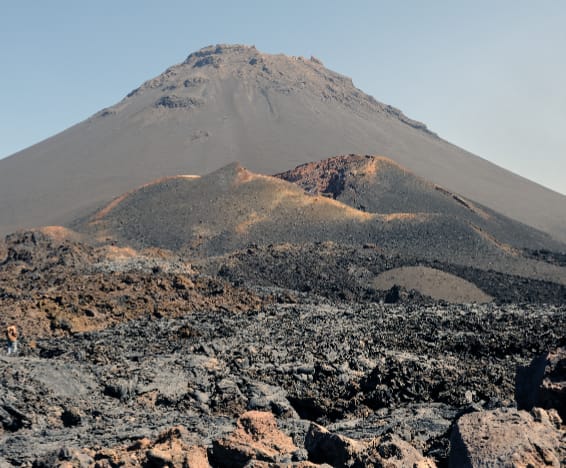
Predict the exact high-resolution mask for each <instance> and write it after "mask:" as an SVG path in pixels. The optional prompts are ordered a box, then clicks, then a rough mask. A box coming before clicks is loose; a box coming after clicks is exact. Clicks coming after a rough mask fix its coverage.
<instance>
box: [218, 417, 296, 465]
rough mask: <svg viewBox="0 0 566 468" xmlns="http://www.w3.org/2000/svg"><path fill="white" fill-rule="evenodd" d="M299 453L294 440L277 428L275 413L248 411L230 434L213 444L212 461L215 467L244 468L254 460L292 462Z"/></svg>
mask: <svg viewBox="0 0 566 468" xmlns="http://www.w3.org/2000/svg"><path fill="white" fill-rule="evenodd" d="M297 450H298V448H297V446H296V445H295V444H294V443H293V440H292V439H291V437H289V436H288V435H286V434H284V433H283V432H281V431H280V430H279V429H278V428H277V422H276V421H275V417H274V416H273V414H272V413H268V412H264V411H248V412H246V413H244V414H242V415H241V416H240V418H239V419H238V422H237V423H236V429H235V430H234V431H233V432H232V433H231V434H229V435H228V436H227V437H225V438H222V439H217V440H214V441H213V443H212V453H211V459H212V460H214V463H215V466H219V467H227V468H228V467H241V466H244V465H246V464H247V463H248V462H250V461H251V460H258V461H266V462H274V463H277V462H280V461H287V462H290V461H291V454H292V453H293V452H296V451H297Z"/></svg>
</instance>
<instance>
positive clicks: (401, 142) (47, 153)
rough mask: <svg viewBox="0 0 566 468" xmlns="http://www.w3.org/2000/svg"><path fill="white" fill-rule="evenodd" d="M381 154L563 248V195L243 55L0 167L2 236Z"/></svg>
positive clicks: (271, 61) (184, 71) (388, 111)
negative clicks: (234, 172) (237, 169)
mask: <svg viewBox="0 0 566 468" xmlns="http://www.w3.org/2000/svg"><path fill="white" fill-rule="evenodd" d="M341 153H361V154H383V155H385V156H388V157H391V158H392V159H394V160H395V161H397V162H398V163H400V164H402V165H404V166H406V167H408V168H409V169H410V170H411V171H413V172H414V173H415V174H417V175H419V176H422V177H424V178H425V179H427V180H431V181H432V182H433V183H436V184H439V185H441V186H442V187H445V188H446V189H447V190H450V191H453V192H456V193H460V194H462V195H463V196H464V197H466V198H469V199H471V200H475V201H477V202H479V203H481V204H483V205H485V206H488V207H490V208H492V209H494V210H496V211H498V212H501V213H502V214H504V215H507V216H509V217H511V218H514V219H518V220H520V221H522V222H525V223H527V224H529V225H532V226H535V227H537V228H539V229H542V230H544V231H546V232H549V233H551V234H552V235H553V236H554V237H555V238H557V239H561V240H563V241H566V197H564V196H562V195H559V194H557V193H555V192H552V191H550V190H547V189H545V188H543V187H541V186H539V185H537V184H534V183H532V182H530V181H528V180H526V179H524V178H521V177H519V176H516V175H514V174H512V173H510V172H508V171H506V170H504V169H502V168H499V167H497V166H495V165H493V164H491V163H489V162H487V161H485V160H483V159H481V158H478V157H476V156H473V155H471V154H470V153H467V152H466V151H463V150H461V149H459V148H457V147H456V146H453V145H451V144H449V143H447V142H445V141H443V140H441V139H440V138H438V137H437V136H435V135H434V134H432V133H431V132H430V131H428V130H427V128H426V127H425V126H424V125H423V124H421V123H419V122H415V121H413V120H411V119H409V118H408V117H406V116H405V115H404V114H403V113H402V112H400V111H399V110H397V109H395V108H393V107H391V106H388V105H385V104H382V103H380V102H378V101H376V100H375V99H373V98H372V97H371V96H368V95H366V94H364V93H363V92H362V91H360V90H359V89H357V88H355V87H354V85H353V84H352V81H351V80H350V79H349V78H346V77H344V76H342V75H340V74H338V73H335V72H333V71H330V70H328V69H326V68H325V67H324V66H323V65H322V64H321V62H320V61H318V60H316V59H310V60H309V59H304V58H302V57H286V56H284V55H268V54H263V53H261V52H259V51H257V50H256V49H255V48H254V47H246V46H237V45H236V46H213V47H207V48H204V49H202V50H200V51H198V52H195V53H193V54H191V55H189V57H188V58H187V59H186V60H185V61H184V62H182V63H181V64H178V65H175V66H173V67H171V68H169V69H167V70H166V71H165V72H164V73H163V74H161V75H159V76H158V77H156V78H154V79H152V80H149V81H147V82H146V83H144V84H143V85H142V86H140V87H139V88H137V89H136V90H134V91H132V92H131V93H130V94H129V95H128V96H127V97H126V98H124V99H123V100H122V101H121V102H119V103H118V104H116V105H114V106H112V107H109V108H107V109H104V110H102V111H100V112H99V113H97V114H96V115H94V116H93V117H91V118H89V119H87V120H85V121H84V122H81V123H79V124H77V125H75V126H74V127H72V128H69V129H67V130H65V131H64V132H62V133H60V134H58V135H55V136H53V137H51V138H49V139H47V140H45V141H43V142H41V143H39V144H37V145H35V146H33V147H31V148H28V149H26V150H24V151H22V152H20V153H18V154H16V155H14V156H12V157H10V158H7V159H4V160H1V161H0V233H6V232H9V231H12V230H14V229H15V228H17V227H23V226H31V225H35V226H37V225H45V224H66V223H68V222H69V221H71V220H72V219H74V218H75V217H77V216H79V215H85V213H86V212H88V211H91V210H94V209H95V208H97V207H99V206H101V205H102V204H103V203H105V202H108V201H109V200H111V199H112V198H113V197H116V196H118V195H119V194H121V193H123V192H125V191H128V190H132V189H133V188H135V187H138V186H139V185H141V184H143V183H147V182H149V181H151V180H153V179H156V178H158V177H162V176H173V175H176V174H180V173H189V174H206V173H208V172H210V171H213V170H216V169H218V168H220V167H222V166H224V165H226V164H227V163H230V162H233V161H240V162H241V163H242V164H244V165H245V166H246V167H249V168H250V169H251V170H253V171H256V172H260V173H267V174H271V173H275V172H280V171H283V170H287V169H289V168H291V167H294V166H296V165H297V164H300V163H303V162H307V161H316V160H319V159H322V158H325V157H327V156H328V155H331V154H341Z"/></svg>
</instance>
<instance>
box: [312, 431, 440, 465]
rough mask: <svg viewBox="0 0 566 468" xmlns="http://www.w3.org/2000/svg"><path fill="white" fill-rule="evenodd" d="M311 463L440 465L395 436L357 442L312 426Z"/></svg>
mask: <svg viewBox="0 0 566 468" xmlns="http://www.w3.org/2000/svg"><path fill="white" fill-rule="evenodd" d="M305 448H306V449H307V451H308V454H309V460H310V461H312V462H314V463H328V464H329V465H332V466H334V467H349V466H359V467H362V466H387V467H391V468H394V467H405V466H411V467H415V468H432V467H435V466H436V464H435V463H434V462H433V461H432V460H430V459H428V458H425V457H424V456H423V455H422V454H421V453H420V452H419V451H418V450H417V449H415V448H414V447H413V446H411V445H410V444H408V443H407V442H405V441H403V440H401V439H400V438H399V437H397V436H395V435H391V434H389V435H386V436H383V437H376V438H373V439H368V440H355V439H351V438H349V437H345V436H343V435H339V434H334V433H332V432H330V431H328V430H327V429H326V428H324V427H322V426H319V425H318V424H315V423H312V424H311V426H310V428H309V431H308V433H307V436H306V438H305Z"/></svg>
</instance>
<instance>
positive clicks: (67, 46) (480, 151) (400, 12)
mask: <svg viewBox="0 0 566 468" xmlns="http://www.w3.org/2000/svg"><path fill="white" fill-rule="evenodd" d="M216 43H243V44H249V45H252V44H254V45H255V46H256V47H257V48H258V49H259V50H261V51H262V52H268V53H285V54H288V55H303V56H306V57H309V56H311V55H314V56H316V57H318V58H319V59H321V60H322V61H323V62H324V64H325V65H326V66H327V67H328V68H331V69H333V70H335V71H337V72H340V73H342V74H345V75H348V76H351V77H352V79H353V81H354V84H355V85H356V86H357V87H359V88H361V89H362V90H364V91H365V92H367V93H368V94H371V95H372V96H374V97H375V98H376V99H378V100H380V101H382V102H385V103H387V104H391V105H393V106H395V107H398V108H400V109H401V110H402V111H403V112H404V113H405V114H407V115H408V116H409V117H411V118H414V119H417V120H421V121H423V122H425V123H426V124H427V125H428V126H429V128H430V129H431V130H433V131H434V132H436V133H438V134H439V135H440V136H441V137H442V138H444V139H446V140H448V141H450V142H452V143H454V144H456V145H458V146H461V147H463V148H465V149H467V150H469V151H471V152H473V153H475V154H477V155H479V156H482V157H484V158H486V159H489V160H490V161H492V162H495V163H496V164H499V165H500V166H503V167H505V168H507V169H510V170H512V171H513V172H516V173H518V174H521V175H523V176H525V177H527V178H529V179H532V180H534V181H537V182H539V183H541V184H543V185H546V186H547V187H550V188H553V189H554V190H557V191H559V192H562V193H564V194H566V2H565V1H562V0H556V1H545V0H539V1H536V2H535V1H519V0H513V1H507V0H505V1H503V0H500V1H498V0H490V1H479V0H475V1H473V2H471V1H466V2H464V1H448V0H446V1H434V0H432V1H424V0H422V1H377V0H372V1H371V0H368V1H355V0H350V1H347V2H346V1H333V0H325V1H318V0H313V1H309V0H302V1H292V0H286V1H277V2H276V1H268V0H262V1H245V0H240V1H236V0H231V1H214V2H213V1H199V2H196V1H165V2H156V1H143V0H136V1H129V0H112V1H106V0H97V1H92V2H87V1H77V0H67V1H64V0H49V1H43V0H36V1H29V0H0V44H1V45H0V67H1V68H0V102H1V105H0V157H4V156H8V155H10V154H12V153H14V152H16V151H18V150H21V149H23V148H25V147H27V146H30V145H31V144H33V143H36V142H38V141H40V140H42V139H44V138H46V137H48V136H50V135H52V134H54V133H57V132H59V131H62V130H64V129H65V128H67V127H69V126H70V125H72V124H74V123H77V122H79V121H81V120H83V119H85V118H86V117H88V116H90V115H91V114H93V113H95V112H96V111H98V110H100V109H101V108H103V107H106V106H109V105H112V104H114V103H115V102H117V101H118V100H120V99H121V98H122V97H124V95H125V94H127V93H128V92H129V91H131V90H132V89H134V88H136V87H137V86H138V85H139V84H140V83H142V82H143V81H145V80H147V79H149V78H151V77H153V76H155V75H158V74H159V73H161V72H162V71H164V70H165V68H167V67H168V66H170V65H173V64H175V63H179V62H181V61H183V60H184V59H185V58H186V56H187V55H188V54H189V53H190V52H192V51H195V50H197V49H200V48H201V47H203V46H206V45H209V44H216ZM329 156H330V155H329Z"/></svg>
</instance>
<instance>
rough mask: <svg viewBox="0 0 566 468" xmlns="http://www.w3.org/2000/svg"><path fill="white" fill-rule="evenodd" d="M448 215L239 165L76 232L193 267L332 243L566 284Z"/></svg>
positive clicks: (125, 206) (159, 188)
mask: <svg viewBox="0 0 566 468" xmlns="http://www.w3.org/2000/svg"><path fill="white" fill-rule="evenodd" d="M453 203H454V204H457V202H455V201H454V202H453ZM445 211H446V212H445V213H444V212H440V213H439V212H432V211H429V212H426V211H425V212H418V213H406V212H397V213H387V214H381V213H375V212H374V213H369V212H365V211H361V210H358V209H355V208H352V207H350V206H348V205H346V204H344V203H341V202H339V201H336V200H333V199H330V198H327V197H324V196H312V195H309V194H307V193H305V192H304V190H303V189H302V188H301V187H299V186H298V185H296V184H292V183H289V182H287V181H284V180H280V179H278V178H275V177H270V176H264V175H259V174H254V173H252V172H250V171H248V170H246V169H244V168H242V167H241V166H239V165H238V164H235V163H234V164H229V165H228V166H225V167H223V168H221V169H219V170H217V171H214V172H213V173H211V174H208V175H206V176H203V177H188V176H177V177H170V178H165V179H160V180H157V181H155V182H153V183H151V184H147V185H145V186H143V187H141V188H140V189H138V190H135V191H132V192H128V193H126V194H124V195H122V196H121V197H118V198H116V199H115V200H113V201H112V202H111V203H110V204H108V205H107V206H106V207H104V208H103V209H101V210H99V211H98V212H97V213H96V214H95V215H94V216H92V217H90V218H87V219H82V220H79V221H78V222H76V223H74V224H73V227H74V228H75V229H77V230H78V231H80V232H82V233H83V234H88V235H89V237H90V238H91V239H93V240H98V241H101V242H103V243H108V241H115V242H117V243H118V244H119V245H124V246H129V247H134V248H135V249H144V248H148V247H150V248H151V247H157V248H164V249H169V250H173V251H176V252H180V253H182V254H184V255H187V256H190V257H192V258H195V257H208V256H215V255H223V254H227V253H230V252H233V251H235V250H238V249H243V248H246V246H249V245H250V244H256V245H258V246H262V245H263V246H265V245H271V244H286V243H289V244H304V243H308V242H326V241H330V242H335V243H340V244H343V245H348V244H349V245H364V244H373V245H376V246H377V247H378V248H379V249H381V250H382V251H383V252H386V253H387V254H389V255H401V256H403V257H414V258H421V259H425V260H430V261H434V260H442V261H446V262H450V263H455V264H460V265H469V266H474V267H477V268H482V269H490V270H497V271H502V272H509V273H512V274H518V275H523V276H525V275H526V276H529V277H533V278H540V279H545V280H551V281H555V282H559V283H563V282H564V281H566V276H565V270H564V268H560V267H557V266H553V265H548V264H545V263H543V262H537V261H533V260H529V259H525V258H523V257H522V256H521V254H520V252H518V251H516V249H513V248H511V247H510V246H509V245H507V244H504V243H501V242H500V241H499V240H497V239H496V238H495V237H493V235H492V234H491V233H490V232H489V231H484V230H483V229H482V228H480V227H478V226H475V225H474V224H473V223H472V222H471V221H470V219H471V218H470V217H468V216H465V215H461V214H458V213H450V212H449V210H445ZM517 224H518V223H515V225H517ZM485 227H486V228H490V227H491V225H490V224H489V223H488V224H487V225H486V226H485ZM518 229H520V228H519V227H518ZM525 230H526V231H527V234H530V233H529V230H531V231H534V230H532V229H530V228H526V227H525Z"/></svg>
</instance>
